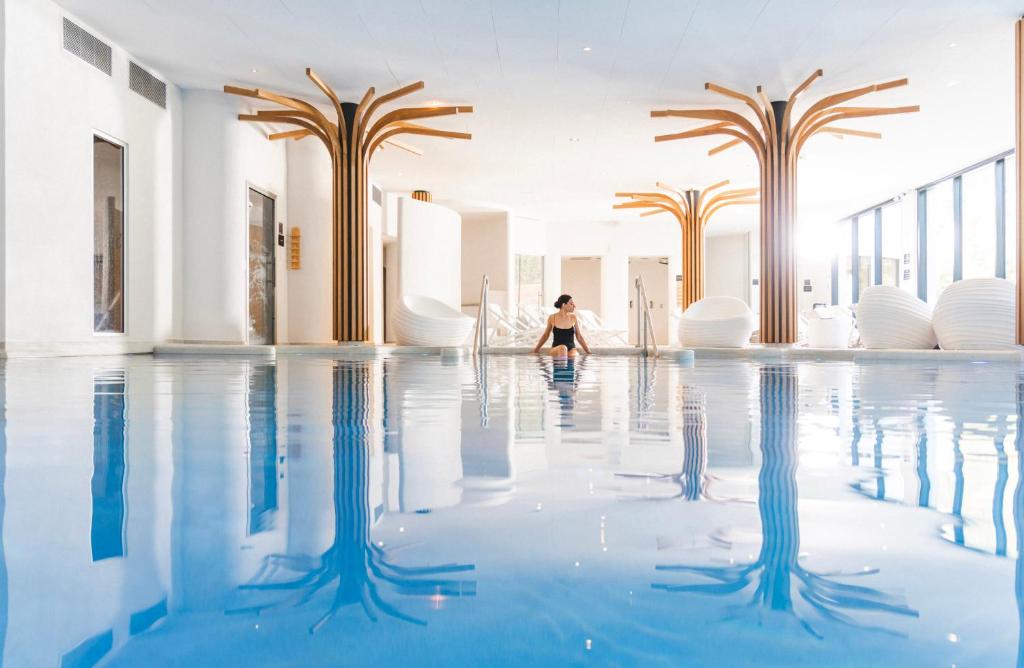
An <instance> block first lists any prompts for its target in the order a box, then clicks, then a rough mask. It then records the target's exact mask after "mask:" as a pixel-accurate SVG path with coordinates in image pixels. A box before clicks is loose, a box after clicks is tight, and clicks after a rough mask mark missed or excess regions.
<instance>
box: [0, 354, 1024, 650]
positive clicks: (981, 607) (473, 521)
mask: <svg viewBox="0 0 1024 668" xmlns="http://www.w3.org/2000/svg"><path fill="white" fill-rule="evenodd" d="M2 381H3V382H2V383H0V392H2V399H3V401H2V414H0V417H2V427H3V429H2V431H0V454H2V457H0V480H2V483H3V484H2V496H0V527H2V544H0V652H2V659H3V665H4V666H16V667H22V666H32V667H34V666H65V667H78V666H94V665H97V666H189V667H190V668H194V667H197V666H229V665H248V666H342V665H344V666H349V665H351V666H371V665H373V666H376V665H380V666H403V665H411V666H425V665H431V666H434V665H437V666H472V665H476V666H482V665H492V666H493V665H545V666H553V665H643V666H680V665H687V666H690V665H693V666H735V665H749V664H755V663H756V664H757V665H787V666H792V665H803V666H823V665H832V666H838V665H842V666H847V665H848V666H864V665H871V666H877V665H929V666H952V665H955V666H958V667H962V666H1012V665H1018V662H1019V661H1020V653H1021V651H1022V650H1021V648H1022V647H1024V631H1022V620H1024V564H1022V563H1021V544H1022V539H1021V535H1022V533H1021V530H1022V524H1024V486H1022V483H1021V466H1022V463H1021V462H1022V460H1021V458H1020V456H1019V450H1020V448H1021V447H1022V440H1024V437H1022V436H1021V435H1018V427H1017V426H1018V424H1019V423H1020V416H1021V414H1022V412H1024V369H1022V368H1020V367H1018V366H1017V365H1014V364H976V363H954V362H948V363H928V362H913V363H912V362H904V363H901V362H894V361H887V362H877V363H856V364H854V363H842V362H817V363H816V362H800V363H792V364H780V365H771V364H763V363H753V362H745V361H735V360H701V359H698V360H697V363H696V364H694V365H691V366H683V365H680V364H678V363H676V362H673V361H671V360H664V359H663V360H654V359H645V358H639V357H626V356H622V357H614V356H607V357H604V356H600V355H595V356H593V357H587V358H584V359H582V360H579V361H576V362H564V361H563V362H559V361H552V360H550V359H546V358H541V357H535V356H532V355H508V356H502V355H489V356H485V357H483V358H482V359H473V358H464V359H442V358H439V357H437V356H393V357H384V358H376V359H369V360H362V361H339V360H332V359H326V358H321V357H305V356H298V355H296V356H288V357H279V358H278V359H277V360H276V361H267V360H259V359H246V358H232V359H225V358H216V359H214V358H199V357H194V358H179V357H156V358H154V357H151V356H133V357H115V358H65V359H40V360H28V359H12V360H8V361H7V362H6V363H4V365H3V367H2Z"/></svg>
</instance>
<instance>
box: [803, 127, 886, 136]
mask: <svg viewBox="0 0 1024 668" xmlns="http://www.w3.org/2000/svg"><path fill="white" fill-rule="evenodd" d="M826 133H827V134H833V135H850V136H851V137H866V138H868V139H881V138H882V133H881V132H868V131H867V130H849V129H847V128H835V127H831V126H829V127H824V128H821V129H819V130H818V131H817V132H816V133H815V134H826Z"/></svg>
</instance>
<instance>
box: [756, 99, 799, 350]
mask: <svg viewBox="0 0 1024 668" xmlns="http://www.w3.org/2000/svg"><path fill="white" fill-rule="evenodd" d="M786 106H787V103H786V102H785V101H781V102H772V111H773V112H774V115H775V128H776V131H777V132H776V134H775V136H774V137H769V138H768V139H769V141H768V142H766V144H767V147H766V154H767V155H766V156H765V159H764V160H763V161H762V165H761V279H760V288H761V300H760V301H761V343H795V342H796V337H797V331H796V323H797V304H796V294H797V293H796V253H795V252H794V249H795V245H796V239H795V228H796V164H795V163H796V158H795V156H794V155H793V154H794V151H791V150H790V146H789V145H788V142H787V141H785V137H784V131H785V125H784V117H785V115H786Z"/></svg>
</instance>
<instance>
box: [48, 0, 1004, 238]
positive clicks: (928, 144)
mask: <svg viewBox="0 0 1024 668" xmlns="http://www.w3.org/2000/svg"><path fill="white" fill-rule="evenodd" d="M60 4H61V5H62V6H64V7H65V8H66V9H67V10H68V11H69V12H71V13H72V14H74V15H76V16H78V17H80V18H81V19H82V20H83V21H85V22H87V23H88V24H91V25H92V26H93V27H94V29H96V30H99V31H100V32H102V33H103V34H105V35H106V36H107V37H109V38H110V39H113V40H115V41H116V42H118V43H119V44H120V45H121V46H123V47H124V48H126V49H127V50H128V51H129V52H131V53H132V54H134V55H135V56H136V57H138V58H139V59H141V60H143V61H144V62H146V63H148V64H149V65H150V66H152V67H154V68H155V69H157V70H158V71H159V72H160V73H161V74H162V75H164V76H166V77H168V78H170V79H171V80H172V81H174V82H175V83H177V84H179V85H181V86H183V87H186V88H210V89H216V88H220V86H221V85H222V84H224V83H236V84H250V85H259V86H261V87H266V88H270V89H279V90H285V91H290V92H295V93H303V94H305V95H308V96H309V97H311V98H315V97H316V96H317V91H316V89H315V88H314V87H313V86H312V84H311V83H309V82H308V81H307V80H306V79H305V76H304V74H303V72H304V68H305V67H307V66H312V67H313V68H314V69H316V70H317V71H318V72H319V73H320V74H321V75H322V76H323V77H324V78H325V79H326V80H327V81H329V82H330V83H331V84H332V85H333V86H334V87H335V88H336V89H337V90H338V91H339V93H343V94H344V97H347V98H348V99H350V100H352V101H358V99H359V98H360V97H361V95H362V93H363V92H364V91H365V89H366V88H367V87H368V86H371V85H372V86H375V87H376V89H377V91H378V93H381V92H384V91H387V90H390V89H391V88H394V87H398V86H400V85H404V84H406V83H410V82H413V81H416V80H420V79H422V80H424V81H425V82H426V84H427V86H426V88H425V90H424V91H421V92H420V93H418V94H416V95H415V96H411V97H410V98H406V100H408V101H410V102H411V103H418V104H425V103H426V102H428V101H442V102H445V103H459V104H472V105H474V107H475V113H473V114H471V115H460V116H458V117H455V118H451V119H443V120H442V121H438V122H436V123H434V125H436V126H439V127H440V126H443V127H449V128H453V129H459V130H467V131H470V132H472V133H473V140H472V141H471V142H462V141H448V140H440V139H430V138H415V137H414V138H411V139H410V140H409V143H411V144H415V145H417V146H419V147H420V148H422V149H424V150H425V151H426V155H425V156H423V157H416V156H412V155H410V154H408V153H405V152H402V151H396V150H388V151H384V152H382V153H380V154H378V156H377V157H376V158H375V160H374V163H373V166H372V171H373V177H374V178H375V180H377V181H378V182H379V183H381V184H382V185H383V186H384V187H385V188H387V189H395V190H407V189H413V188H425V189H427V190H431V191H433V193H434V196H435V199H437V200H452V201H462V202H470V203H473V204H472V206H474V207H478V208H479V207H480V206H481V205H482V204H481V203H485V204H483V206H489V205H497V206H505V207H508V208H511V209H513V210H514V211H515V212H516V213H517V214H521V215H524V216H528V217H531V218H537V219H542V220H550V221H587V220H613V219H621V218H635V217H636V214H635V213H620V212H613V211H612V210H611V204H612V203H613V201H614V200H613V197H612V194H613V193H614V192H615V191H616V190H637V189H648V188H650V186H652V185H653V183H654V182H655V181H658V180H660V181H667V182H670V183H674V184H677V185H680V186H701V185H707V184H710V183H712V182H714V181H717V180H720V179H723V178H730V179H732V181H733V183H735V184H745V185H756V171H755V169H756V163H755V162H754V159H753V157H752V155H750V154H749V152H748V151H747V150H746V149H745V148H742V147H737V148H735V149H732V150H730V151H727V152H726V153H724V154H720V155H718V156H715V157H708V156H707V149H708V148H710V147H711V146H714V145H716V144H717V143H720V142H721V140H718V139H717V138H707V139H697V140H688V141H681V142H669V143H661V144H657V145H655V143H654V141H653V139H652V138H653V136H654V135H655V134H661V133H667V132H672V131H677V130H680V129H683V128H687V127H694V126H696V125H698V124H699V122H688V121H685V120H681V119H674V120H673V119H652V118H650V117H649V111H650V110H651V109H655V108H669V107H675V108H680V107H685V106H723V105H725V106H727V107H731V108H736V109H738V110H742V109H743V107H742V106H736V105H734V104H732V103H731V101H730V100H727V99H725V98H721V97H719V96H716V95H714V94H712V93H708V92H705V91H704V86H703V85H704V82H705V81H712V82H715V83H719V84H722V85H724V86H728V87H731V88H735V89H738V90H742V91H746V92H751V93H752V92H753V91H754V89H755V86H757V85H758V84H763V85H765V86H766V89H767V91H768V93H769V95H770V96H771V97H772V98H773V99H778V98H782V97H785V96H786V95H788V93H789V91H790V90H791V89H792V88H793V87H794V86H796V85H797V84H799V83H800V82H801V81H802V80H803V79H804V78H805V77H806V76H807V75H808V74H809V73H810V72H812V71H813V70H814V69H816V68H818V67H821V68H823V69H824V71H825V76H824V77H823V78H822V79H820V80H819V81H818V82H817V83H816V84H815V85H814V86H813V87H812V88H811V90H810V91H809V92H808V93H807V94H806V95H805V97H804V99H805V100H806V101H808V102H810V101H813V100H815V99H817V98H818V97H820V96H821V95H823V94H828V93H833V92H837V91H840V90H845V89H847V88H851V87H855V86H858V85H863V84H867V83H876V82H881V81H886V80H890V79H895V78H899V77H903V76H908V77H909V78H910V86H908V87H905V88H900V89H895V90H892V91H887V92H885V93H882V94H877V95H874V96H871V97H866V98H863V101H864V103H865V104H872V105H875V104H877V105H904V104H920V105H921V106H922V111H921V113H919V114H914V115H908V116H894V117H890V118H881V119H877V120H872V121H870V122H868V121H861V122H858V123H849V124H847V126H848V127H859V128H866V129H873V130H879V131H881V132H883V134H884V138H883V139H882V140H881V141H877V140H870V139H854V138H847V139H845V140H838V139H835V138H833V137H829V136H823V137H819V138H816V139H815V140H813V141H812V142H810V143H809V144H808V146H807V148H806V149H805V151H804V153H805V157H804V159H803V160H801V163H800V165H801V171H800V191H799V195H800V216H801V221H802V223H803V224H808V223H813V222H814V221H819V220H820V221H828V220H834V219H835V218H837V217H839V216H841V215H843V214H846V213H850V212H852V211H854V210H856V209H860V208H864V207H866V206H869V205H871V204H874V203H875V202H878V201H881V200H884V199H887V198H888V197H890V196H892V195H894V194H896V193H897V192H899V191H901V190H905V189H908V188H911V187H913V186H915V185H920V184H922V183H923V182H926V181H929V180H931V179H934V178H937V177H939V176H942V175H944V174H946V173H948V172H950V171H953V170H955V169H957V168H960V167H962V166H965V165H967V164H969V163H971V162H974V161H976V160H979V159H982V158H985V157H987V156H989V155H992V154H994V153H997V152H999V151H1002V150H1005V149H1007V148H1010V147H1011V146H1012V143H1013V88H1012V87H1013V24H1014V21H1015V19H1016V18H1017V16H1018V15H1019V14H1020V10H1021V5H1020V3H1019V2H1013V1H1011V0H988V1H984V2H979V1H972V2H966V1H964V0H901V1H900V2H892V1H891V0H835V1H826V0H788V1H787V0H719V1H718V2H707V1H704V2H702V1H699V0H546V1H545V0H504V1H503V0H492V1H491V2H486V1H484V0H367V1H361V0H354V1H348V2H339V1H336V0H218V1H217V2H210V1H209V0H163V1H161V0H60ZM585 47H589V48H590V50H589V51H585V50H584V48H585ZM254 69H255V70H256V71H255V73H254V72H253V70H254ZM755 216H756V213H755V212H754V211H753V210H752V209H751V208H747V209H746V210H742V209H733V210H732V211H728V212H727V213H725V214H724V215H722V216H721V219H720V220H719V221H718V222H717V224H716V225H713V226H712V227H713V230H712V231H714V229H715V228H717V231H718V232H719V233H721V232H724V231H729V230H734V229H741V228H744V227H746V226H750V225H752V223H753V221H754V218H755Z"/></svg>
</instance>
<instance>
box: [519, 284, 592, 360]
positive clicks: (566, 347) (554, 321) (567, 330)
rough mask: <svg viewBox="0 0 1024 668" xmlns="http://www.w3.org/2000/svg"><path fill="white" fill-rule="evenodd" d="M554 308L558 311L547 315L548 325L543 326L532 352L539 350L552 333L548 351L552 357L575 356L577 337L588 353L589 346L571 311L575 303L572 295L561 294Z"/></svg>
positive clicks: (574, 307)
mask: <svg viewBox="0 0 1024 668" xmlns="http://www.w3.org/2000/svg"><path fill="white" fill-rule="evenodd" d="M555 308H556V309H558V312H557V313H552V314H551V315H549V316H548V326H547V327H545V328H544V334H542V335H541V337H540V341H538V342H537V345H535V346H534V347H533V352H535V353H537V352H540V349H541V348H543V347H544V343H545V342H546V341H547V340H548V337H549V336H551V334H552V333H554V339H553V340H552V341H551V346H552V347H551V350H550V351H549V354H550V355H551V356H552V357H576V340H577V339H579V342H580V347H581V348H583V352H585V353H587V354H588V355H589V354H590V346H588V345H587V340H586V339H584V338H583V332H581V331H580V323H579V320H578V319H577V318H576V314H575V313H573V311H575V310H576V304H575V303H574V302H573V301H572V297H570V296H569V295H562V296H561V297H559V298H558V301H556V302H555Z"/></svg>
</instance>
